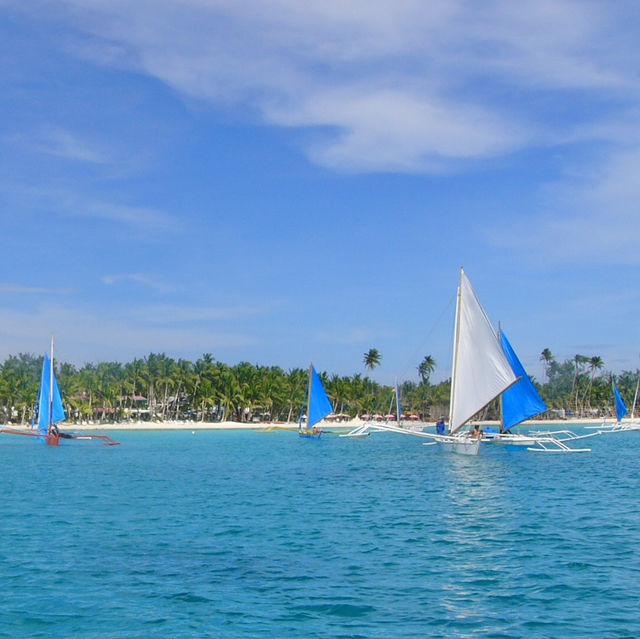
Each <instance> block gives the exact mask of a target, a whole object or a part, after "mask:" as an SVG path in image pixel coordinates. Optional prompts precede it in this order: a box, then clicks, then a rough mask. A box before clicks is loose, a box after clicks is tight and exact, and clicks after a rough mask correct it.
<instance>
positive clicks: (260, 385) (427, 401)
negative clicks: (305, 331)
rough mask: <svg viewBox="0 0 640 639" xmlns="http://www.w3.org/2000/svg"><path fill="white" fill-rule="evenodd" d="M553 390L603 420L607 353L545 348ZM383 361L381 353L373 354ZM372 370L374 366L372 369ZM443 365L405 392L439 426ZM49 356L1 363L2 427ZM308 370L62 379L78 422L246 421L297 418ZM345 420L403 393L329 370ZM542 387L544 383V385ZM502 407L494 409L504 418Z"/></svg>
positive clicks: (170, 364) (630, 377) (173, 366)
mask: <svg viewBox="0 0 640 639" xmlns="http://www.w3.org/2000/svg"><path fill="white" fill-rule="evenodd" d="M542 353H543V356H541V359H542V360H543V361H544V362H545V377H546V378H547V381H546V383H544V384H542V385H540V384H538V383H536V386H537V388H538V390H539V392H540V394H541V395H542V397H543V399H544V400H545V402H546V403H547V405H548V407H549V408H551V409H565V410H571V411H574V412H576V413H577V414H579V415H591V414H595V413H596V412H597V413H598V414H600V415H602V414H604V413H606V412H607V411H609V413H610V412H611V409H612V392H611V383H610V379H611V374H610V373H607V372H603V368H604V362H603V361H602V359H601V358H600V357H598V356H594V357H586V356H583V355H577V356H576V357H574V358H571V359H569V360H566V361H565V362H557V361H556V360H555V358H554V357H553V355H552V354H551V351H549V349H545V350H544V351H543V352H542ZM366 356H371V357H370V361H371V363H372V364H373V362H374V361H377V362H378V363H379V361H380V359H381V357H380V353H378V351H377V350H376V349H371V350H370V351H368V353H367V354H366V355H365V359H366ZM365 363H366V362H365ZM435 366H436V362H435V360H433V358H432V357H431V356H429V355H427V356H426V357H425V358H424V359H423V360H422V362H421V363H420V365H419V366H418V367H417V370H418V372H419V375H420V382H419V383H416V382H413V381H405V382H404V383H403V384H402V385H401V387H400V395H401V405H402V411H403V413H404V414H405V415H410V414H413V415H418V416H420V417H421V418H423V419H431V420H435V419H437V418H438V417H440V416H441V415H447V414H448V411H449V393H450V388H451V384H450V380H445V381H442V382H440V383H438V384H431V383H430V375H431V373H432V372H433V370H434V369H435ZM41 367H42V357H35V356H33V355H28V354H24V353H21V354H19V355H18V356H13V355H12V356H10V357H9V358H7V359H6V360H5V362H4V363H3V364H2V365H1V366H0V420H1V421H2V422H3V423H8V422H11V423H26V422H28V421H30V419H31V416H32V412H33V408H34V405H35V403H36V397H37V393H38V385H39V382H40V371H41ZM307 374H308V372H307V370H305V369H302V368H295V369H292V370H289V371H285V370H283V369H282V368H280V367H278V366H261V365H258V364H251V363H249V362H240V363H239V364H236V365H235V366H229V365H228V364H224V363H223V362H218V361H216V360H215V358H214V357H213V356H212V355H211V354H208V353H206V354H204V355H202V357H200V358H199V359H198V360H197V361H196V362H189V361H187V360H183V359H179V360H174V359H172V358H170V357H168V356H167V355H165V354H164V353H150V354H149V355H148V356H147V357H145V358H141V359H140V358H139V359H134V360H133V361H131V362H129V363H126V364H121V363H119V362H100V363H98V364H86V365H84V366H83V367H82V368H80V369H77V368H76V367H74V366H73V365H71V364H67V363H59V362H56V376H57V379H58V384H59V386H60V390H61V392H62V396H63V401H64V404H65V408H66V410H67V415H68V420H69V421H85V420H89V419H92V420H95V421H100V420H109V421H112V420H116V421H117V420H131V419H148V420H166V419H176V420H198V421H221V420H226V419H232V420H237V421H242V422H251V421H258V420H268V421H296V420H297V419H298V417H299V415H300V411H301V408H302V406H303V403H304V395H305V391H306V384H307ZM638 374H639V372H638V371H624V372H623V373H621V374H620V375H619V376H618V377H617V384H618V388H619V390H620V392H621V394H622V396H623V398H624V400H625V402H626V403H627V405H628V406H629V408H631V405H632V402H633V397H634V393H635V389H636V383H637V379H638ZM319 375H320V377H321V379H322V381H323V384H324V385H325V389H326V391H327V394H328V396H329V398H330V400H331V402H332V405H333V410H334V412H335V413H341V414H345V415H348V416H350V417H356V416H358V415H362V414H364V413H381V414H385V413H387V412H392V413H395V412H396V409H395V398H394V389H393V388H392V387H391V386H384V385H381V384H378V383H377V382H375V381H373V380H372V379H370V378H369V377H367V376H362V375H361V374H360V373H358V374H355V375H352V376H339V375H335V374H334V375H331V374H328V373H326V372H319ZM534 383H535V382H534ZM498 410H499V405H498V403H497V402H496V403H495V405H492V406H490V407H489V409H488V412H487V417H496V416H497V411H498Z"/></svg>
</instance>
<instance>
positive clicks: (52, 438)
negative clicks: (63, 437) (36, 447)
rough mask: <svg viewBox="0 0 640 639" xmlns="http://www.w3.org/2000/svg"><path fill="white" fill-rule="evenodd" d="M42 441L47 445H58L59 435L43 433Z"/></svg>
mask: <svg viewBox="0 0 640 639" xmlns="http://www.w3.org/2000/svg"><path fill="white" fill-rule="evenodd" d="M44 441H45V442H46V444H47V446H60V435H59V434H57V435H45V438H44Z"/></svg>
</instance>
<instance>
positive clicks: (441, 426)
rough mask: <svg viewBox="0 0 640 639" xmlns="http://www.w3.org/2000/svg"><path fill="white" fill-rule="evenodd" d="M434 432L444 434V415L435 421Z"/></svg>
mask: <svg viewBox="0 0 640 639" xmlns="http://www.w3.org/2000/svg"><path fill="white" fill-rule="evenodd" d="M436 433H437V434H438V435H444V417H441V418H440V419H439V420H438V421H437V422H436Z"/></svg>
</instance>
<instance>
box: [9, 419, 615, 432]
mask: <svg viewBox="0 0 640 639" xmlns="http://www.w3.org/2000/svg"><path fill="white" fill-rule="evenodd" d="M603 421H607V423H612V422H614V420H613V419H610V420H603V419H602V418H600V419H593V418H590V419H588V418H584V419H573V418H572V419H565V420H547V419H530V420H527V421H526V422H524V423H523V424H519V425H518V426H516V427H515V428H521V427H527V426H549V427H554V428H558V427H566V428H568V427H570V426H571V425H574V426H584V425H592V424H602V423H603ZM364 423H365V420H362V419H358V418H356V419H352V420H349V421H343V422H327V421H324V420H323V421H321V422H319V424H318V426H319V427H320V428H321V429H323V430H325V431H329V430H341V431H342V430H345V431H347V430H351V429H353V428H356V427H358V426H362V425H363V424H364ZM392 423H393V424H395V422H392ZM473 423H474V424H476V423H477V424H479V425H480V426H494V427H495V426H499V425H500V422H498V421H480V422H473ZM435 424H436V423H435V422H420V421H411V422H404V423H403V425H404V426H412V427H416V426H422V427H423V428H433V427H435ZM5 426H6V428H14V429H16V430H31V428H30V427H29V426H28V425H24V426H23V425H20V424H7V425H5ZM297 428H298V423H297V422H256V423H247V424H243V423H241V422H231V421H225V422H175V421H165V422H120V423H114V422H112V423H106V424H65V423H64V422H62V423H60V430H63V431H76V430H79V431H100V430H119V431H128V430H131V431H145V430H191V431H195V430H256V431H267V430H271V429H273V430H278V429H282V430H292V429H297Z"/></svg>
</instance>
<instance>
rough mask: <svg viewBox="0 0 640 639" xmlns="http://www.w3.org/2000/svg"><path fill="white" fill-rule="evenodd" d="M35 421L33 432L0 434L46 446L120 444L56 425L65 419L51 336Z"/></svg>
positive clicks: (43, 368)
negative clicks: (86, 442) (66, 441)
mask: <svg viewBox="0 0 640 639" xmlns="http://www.w3.org/2000/svg"><path fill="white" fill-rule="evenodd" d="M36 411H37V420H36V419H35V418H34V423H33V426H35V425H36V423H37V428H34V430H20V429H16V428H1V429H0V433H5V434H7V435H23V436H26V437H37V438H39V439H40V440H42V441H44V442H45V443H46V444H47V445H48V446H59V445H60V440H61V439H100V440H102V443H103V444H105V445H107V446H115V445H118V444H119V443H120V442H117V441H114V440H113V439H112V438H111V437H109V435H95V434H93V433H92V434H87V435H75V434H72V433H63V432H62V431H61V430H60V429H59V428H58V424H59V423H60V422H63V421H64V420H65V419H66V415H65V412H64V406H63V404H62V397H61V396H60V389H59V388H58V382H57V381H56V376H55V374H54V371H53V335H52V336H51V357H49V356H48V355H47V354H46V353H45V355H44V362H43V363H42V376H41V378H40V389H39V391H38V401H37V403H36Z"/></svg>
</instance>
